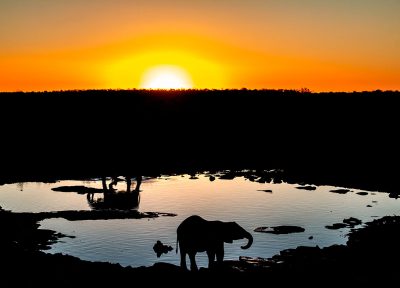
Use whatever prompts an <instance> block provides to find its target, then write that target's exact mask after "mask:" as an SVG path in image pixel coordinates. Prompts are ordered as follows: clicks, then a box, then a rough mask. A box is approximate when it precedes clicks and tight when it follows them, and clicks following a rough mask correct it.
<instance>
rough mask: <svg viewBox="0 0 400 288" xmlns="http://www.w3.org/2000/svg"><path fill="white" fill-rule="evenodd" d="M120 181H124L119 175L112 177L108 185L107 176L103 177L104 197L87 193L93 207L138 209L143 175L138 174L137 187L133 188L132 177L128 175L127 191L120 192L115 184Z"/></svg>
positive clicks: (126, 178) (126, 179)
mask: <svg viewBox="0 0 400 288" xmlns="http://www.w3.org/2000/svg"><path fill="white" fill-rule="evenodd" d="M118 181H123V180H120V179H118V178H117V177H112V179H111V182H110V183H109V185H108V187H107V183H106V178H105V177H102V185H103V198H98V199H94V197H93V196H94V193H88V194H87V200H88V203H89V205H90V207H92V208H93V209H96V210H98V209H123V210H129V209H137V208H138V207H139V203H140V193H139V192H140V190H139V189H140V185H141V183H142V176H136V187H135V189H134V190H131V185H132V181H131V177H130V176H126V177H125V181H126V191H120V192H118V191H117V190H116V189H115V188H114V186H115V185H116V184H117V183H118Z"/></svg>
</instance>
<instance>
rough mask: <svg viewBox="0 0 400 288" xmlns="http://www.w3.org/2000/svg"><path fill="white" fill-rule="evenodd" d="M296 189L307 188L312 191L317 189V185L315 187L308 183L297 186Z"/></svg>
mask: <svg viewBox="0 0 400 288" xmlns="http://www.w3.org/2000/svg"><path fill="white" fill-rule="evenodd" d="M296 189H302V190H309V191H312V190H315V189H317V187H315V186H310V185H308V186H297V187H296Z"/></svg>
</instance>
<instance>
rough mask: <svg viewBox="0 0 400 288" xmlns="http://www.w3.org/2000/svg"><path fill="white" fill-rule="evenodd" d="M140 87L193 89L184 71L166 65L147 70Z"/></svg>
mask: <svg viewBox="0 0 400 288" xmlns="http://www.w3.org/2000/svg"><path fill="white" fill-rule="evenodd" d="M140 86H141V88H144V89H190V88H193V83H192V80H191V78H190V76H189V74H188V73H187V72H186V71H185V70H184V69H182V68H180V67H177V66H172V65H164V66H157V67H153V68H150V69H149V70H147V71H146V72H145V73H144V75H143V78H142V81H141V85H140Z"/></svg>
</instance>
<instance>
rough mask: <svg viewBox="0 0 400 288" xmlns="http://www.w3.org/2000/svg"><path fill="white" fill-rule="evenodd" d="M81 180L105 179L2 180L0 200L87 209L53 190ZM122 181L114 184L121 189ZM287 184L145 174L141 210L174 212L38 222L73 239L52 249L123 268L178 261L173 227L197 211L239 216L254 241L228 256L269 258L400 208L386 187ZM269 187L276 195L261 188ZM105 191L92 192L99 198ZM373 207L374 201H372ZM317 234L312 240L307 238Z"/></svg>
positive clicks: (342, 238)
mask: <svg viewBox="0 0 400 288" xmlns="http://www.w3.org/2000/svg"><path fill="white" fill-rule="evenodd" d="M70 185H84V186H87V187H96V188H101V187H102V186H101V181H100V180H93V181H84V182H83V181H72V180H71V181H59V182H57V183H49V184H45V183H17V184H9V185H3V186H0V205H1V206H2V207H3V208H4V209H8V210H12V211H14V212H22V211H24V212H25V211H33V212H40V211H56V210H57V211H58V210H90V209H92V208H91V206H90V205H89V202H88V199H87V196H86V195H85V194H84V195H81V194H78V193H73V192H55V191H52V190H51V188H55V187H59V186H70ZM123 185H124V183H122V182H121V183H119V184H118V185H117V186H116V187H117V189H124V187H123ZM296 186H298V185H292V184H287V183H280V184H273V183H265V184H261V183H257V182H251V181H248V180H246V179H244V178H243V177H238V178H235V179H233V180H222V179H216V180H215V181H213V182H211V181H209V178H208V177H206V176H204V175H200V176H199V179H195V180H192V179H190V178H189V176H188V175H181V176H172V177H160V178H157V179H144V181H143V182H142V185H141V187H140V190H141V192H140V203H139V207H138V210H139V211H141V212H147V211H154V212H171V213H176V214H178V216H176V217H159V218H155V219H124V220H87V221H67V220H64V219H48V220H44V221H42V222H41V227H42V228H45V229H52V230H55V231H58V232H61V233H64V234H67V235H71V236H75V238H63V239H62V241H61V242H59V243H57V244H54V245H53V246H52V249H51V250H49V251H48V252H49V253H58V252H61V253H64V254H70V255H73V256H77V257H79V258H81V259H85V260H91V261H108V262H112V263H120V264H121V265H123V266H128V265H130V266H133V267H137V266H150V265H152V264H154V263H155V262H158V261H162V262H168V263H173V264H179V255H177V254H176V253H175V244H176V228H177V226H178V225H179V223H181V221H183V220H184V219H185V218H186V217H188V216H190V215H193V214H197V215H200V216H202V217H203V218H205V219H208V220H222V221H236V222H237V223H238V224H239V225H241V226H242V227H243V228H245V229H246V230H247V231H249V232H251V233H252V234H253V236H254V243H253V245H252V247H251V248H250V249H248V250H242V249H240V246H241V245H243V244H245V243H247V241H246V240H245V239H243V240H238V241H234V242H233V244H225V259H238V257H239V256H250V257H264V258H268V257H271V256H273V255H274V254H277V253H279V251H281V250H283V249H286V248H295V247H297V246H299V245H306V246H316V245H318V246H320V247H325V246H329V245H333V244H345V243H346V240H347V238H346V233H348V231H349V229H347V228H343V229H339V230H329V229H326V228H325V226H326V225H331V224H333V223H338V222H342V220H343V219H344V218H349V217H356V218H358V219H360V220H362V221H363V222H366V221H371V220H373V219H374V217H378V216H379V217H381V216H385V215H398V214H399V208H400V206H399V203H400V202H399V201H400V200H395V199H391V198H389V197H388V194H387V193H379V192H377V193H374V192H369V193H368V195H366V196H361V195H358V194H356V192H359V190H354V189H353V190H352V192H350V193H347V194H336V193H331V192H329V191H330V190H331V189H337V188H338V187H331V186H319V187H317V189H316V190H314V191H307V190H299V189H296V188H295V187H296ZM267 189H270V190H272V193H268V192H264V191H259V190H267ZM99 197H102V194H95V196H94V198H95V199H96V198H99ZM367 205H371V206H372V207H367ZM278 225H297V226H301V227H303V228H305V232H303V233H294V234H286V235H273V234H267V233H257V232H254V231H253V230H254V229H255V228H257V227H259V226H278ZM310 236H313V239H309V237H310ZM157 240H161V241H162V242H163V243H164V244H168V245H171V246H173V247H174V250H173V251H171V252H169V253H168V254H163V255H162V256H161V257H160V258H157V256H156V254H155V252H154V251H153V245H154V244H155V243H156V241H157ZM196 260H197V262H198V265H199V267H206V266H207V256H206V254H205V253H199V254H197V257H196Z"/></svg>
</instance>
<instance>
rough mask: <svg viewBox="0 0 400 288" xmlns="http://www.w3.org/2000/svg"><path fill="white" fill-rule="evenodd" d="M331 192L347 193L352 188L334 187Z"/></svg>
mask: <svg viewBox="0 0 400 288" xmlns="http://www.w3.org/2000/svg"><path fill="white" fill-rule="evenodd" d="M329 192H332V193H337V194H346V193H348V192H350V190H349V189H334V190H330V191H329Z"/></svg>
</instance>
